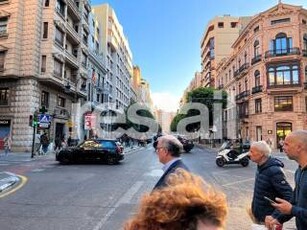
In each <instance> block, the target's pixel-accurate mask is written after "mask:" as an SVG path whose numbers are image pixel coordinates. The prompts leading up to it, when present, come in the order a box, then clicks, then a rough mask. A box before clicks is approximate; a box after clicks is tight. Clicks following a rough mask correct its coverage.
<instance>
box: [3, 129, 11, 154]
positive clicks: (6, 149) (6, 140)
mask: <svg viewBox="0 0 307 230" xmlns="http://www.w3.org/2000/svg"><path fill="white" fill-rule="evenodd" d="M3 142H4V154H5V156H7V155H8V154H9V152H10V151H11V142H12V141H11V137H10V134H8V135H7V136H6V137H5V138H4V139H3Z"/></svg>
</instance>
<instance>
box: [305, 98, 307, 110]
mask: <svg viewBox="0 0 307 230" xmlns="http://www.w3.org/2000/svg"><path fill="white" fill-rule="evenodd" d="M305 111H306V112H307V96H305Z"/></svg>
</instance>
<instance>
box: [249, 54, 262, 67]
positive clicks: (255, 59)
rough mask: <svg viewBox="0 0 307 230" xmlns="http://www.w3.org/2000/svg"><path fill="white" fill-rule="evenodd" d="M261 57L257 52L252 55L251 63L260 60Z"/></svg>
mask: <svg viewBox="0 0 307 230" xmlns="http://www.w3.org/2000/svg"><path fill="white" fill-rule="evenodd" d="M261 58H262V55H261V54H258V55H257V56H255V57H253V58H252V61H251V63H252V65H253V64H255V63H257V62H259V61H261Z"/></svg>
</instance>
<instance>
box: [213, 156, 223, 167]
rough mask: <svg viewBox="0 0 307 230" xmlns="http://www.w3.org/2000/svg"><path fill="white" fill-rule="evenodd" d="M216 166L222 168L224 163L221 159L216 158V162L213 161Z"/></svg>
mask: <svg viewBox="0 0 307 230" xmlns="http://www.w3.org/2000/svg"><path fill="white" fill-rule="evenodd" d="M215 163H216V165H217V166H219V167H223V166H224V165H225V161H224V159H223V158H222V157H220V158H217V159H216V161H215Z"/></svg>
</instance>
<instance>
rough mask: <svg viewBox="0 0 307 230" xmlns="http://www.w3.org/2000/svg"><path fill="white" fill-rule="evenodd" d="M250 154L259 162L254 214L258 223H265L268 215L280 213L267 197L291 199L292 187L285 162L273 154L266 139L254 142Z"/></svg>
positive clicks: (253, 201)
mask: <svg viewBox="0 0 307 230" xmlns="http://www.w3.org/2000/svg"><path fill="white" fill-rule="evenodd" d="M249 156H250V159H251V160H252V161H253V162H255V163H257V172H256V178H255V185H254V194H253V200H252V214H253V216H254V217H255V219H256V222H257V223H258V224H263V225H264V224H265V219H266V217H267V216H271V215H275V214H279V212H278V211H277V210H275V208H274V207H273V206H272V204H271V203H270V201H269V200H267V199H266V198H265V197H267V198H269V199H271V200H274V199H275V198H276V197H282V198H283V199H285V200H290V199H291V197H292V188H291V186H290V184H289V183H288V181H287V180H286V176H285V173H284V171H283V167H284V164H283V163H282V162H281V161H280V160H278V159H276V158H274V157H272V156H271V148H270V146H269V145H268V144H267V143H266V142H265V141H258V142H254V143H252V145H251V147H250V151H249Z"/></svg>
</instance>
